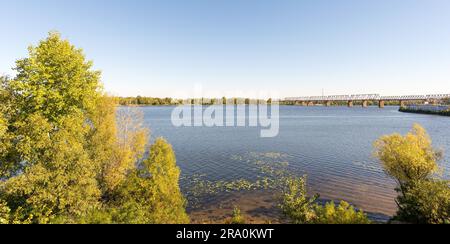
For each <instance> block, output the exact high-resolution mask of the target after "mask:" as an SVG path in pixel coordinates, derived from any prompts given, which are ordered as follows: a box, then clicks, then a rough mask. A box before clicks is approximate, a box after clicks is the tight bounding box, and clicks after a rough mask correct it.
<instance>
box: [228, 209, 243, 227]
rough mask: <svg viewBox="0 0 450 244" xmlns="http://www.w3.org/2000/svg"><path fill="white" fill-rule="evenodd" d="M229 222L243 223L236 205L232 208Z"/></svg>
mask: <svg viewBox="0 0 450 244" xmlns="http://www.w3.org/2000/svg"><path fill="white" fill-rule="evenodd" d="M230 224H233V225H242V224H245V219H244V216H242V213H241V210H240V209H239V208H238V207H236V206H235V207H234V209H233V215H232V217H231V220H230Z"/></svg>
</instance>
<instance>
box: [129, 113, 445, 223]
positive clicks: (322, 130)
mask: <svg viewBox="0 0 450 244" xmlns="http://www.w3.org/2000/svg"><path fill="white" fill-rule="evenodd" d="M133 109H142V110H143V112H144V115H145V124H146V126H148V127H149V128H150V129H151V131H152V138H153V139H154V138H155V137H159V136H162V137H165V138H166V139H167V140H168V141H169V142H170V143H171V144H172V145H173V147H174V149H175V152H176V156H177V161H178V165H179V166H180V168H181V170H182V174H183V176H184V177H189V176H192V175H198V174H201V175H204V177H206V178H207V179H208V180H212V181H218V180H223V181H233V180H239V179H248V180H252V179H254V178H255V177H256V176H255V170H254V166H255V165H254V164H252V163H249V162H250V161H251V160H249V158H252V157H257V155H262V157H266V158H267V157H268V158H272V159H273V157H271V155H278V156H279V158H278V160H279V161H282V162H283V163H286V164H288V165H289V170H290V172H293V173H295V174H298V175H304V174H306V175H308V187H309V188H310V191H311V193H318V194H320V195H321V197H322V198H323V199H331V200H337V201H339V200H346V201H348V202H350V203H352V204H354V205H356V206H357V207H359V208H362V209H364V210H365V211H370V212H373V213H380V214H385V215H392V214H393V213H394V212H395V210H396V206H395V202H394V198H395V196H396V193H395V191H394V188H395V182H394V181H393V180H392V179H390V178H389V177H387V176H386V175H385V173H384V172H383V170H382V168H381V167H380V164H379V163H378V162H377V160H376V159H374V158H373V157H372V151H373V146H372V145H373V142H374V141H375V140H376V139H377V138H379V137H380V136H382V135H386V134H391V133H394V132H399V133H402V134H404V133H406V132H408V131H409V130H410V129H411V128H412V126H413V124H414V123H419V124H421V125H422V126H424V127H425V128H426V129H427V131H428V133H429V134H430V135H431V137H432V139H433V144H434V146H435V147H437V148H440V149H442V150H444V152H445V157H444V160H443V161H442V162H441V163H440V164H441V166H442V167H443V168H444V177H445V178H449V177H448V176H449V167H450V163H449V162H450V139H449V135H450V126H449V125H450V117H440V116H432V115H420V114H407V113H400V112H398V107H386V108H384V109H379V108H377V107H369V108H360V107H354V108H347V107H297V106H281V107H280V132H279V135H278V136H277V137H274V138H260V137H259V135H260V128H253V127H213V128H207V127H180V128H177V127H174V126H173V125H172V122H171V113H172V110H173V107H142V108H133ZM181 185H183V182H181Z"/></svg>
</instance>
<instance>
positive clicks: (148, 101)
mask: <svg viewBox="0 0 450 244" xmlns="http://www.w3.org/2000/svg"><path fill="white" fill-rule="evenodd" d="M116 99H117V102H118V103H119V104H120V105H122V106H169V105H180V104H202V105H220V104H247V105H248V104H262V103H268V104H272V99H268V100H258V99H250V98H225V97H223V98H221V99H217V98H215V99H212V98H199V99H174V98H155V97H141V96H137V97H117V98H116Z"/></svg>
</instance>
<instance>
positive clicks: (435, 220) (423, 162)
mask: <svg viewBox="0 0 450 244" xmlns="http://www.w3.org/2000/svg"><path fill="white" fill-rule="evenodd" d="M375 155H376V156H377V157H378V158H379V159H380V161H381V163H382V165H383V167H384V169H385V171H386V173H387V174H388V175H390V176H391V177H393V178H394V179H396V180H397V182H398V184H399V188H398V189H397V191H398V193H399V195H398V197H397V205H398V212H397V215H396V216H395V217H394V219H395V220H399V221H404V222H409V223H421V224H424V223H426V224H444V223H450V188H449V183H448V182H447V181H443V180H440V179H436V178H435V173H436V172H437V171H438V168H439V167H438V164H437V162H438V160H440V159H441V157H442V153H441V152H439V151H437V150H435V149H434V148H433V147H432V143H431V139H430V137H429V135H428V134H427V132H426V131H425V129H424V128H422V127H421V126H420V125H417V124H416V125H414V128H413V130H412V131H411V132H410V133H408V134H407V135H406V136H401V135H399V134H394V135H390V136H384V137H382V138H381V139H379V140H378V141H377V142H376V143H375Z"/></svg>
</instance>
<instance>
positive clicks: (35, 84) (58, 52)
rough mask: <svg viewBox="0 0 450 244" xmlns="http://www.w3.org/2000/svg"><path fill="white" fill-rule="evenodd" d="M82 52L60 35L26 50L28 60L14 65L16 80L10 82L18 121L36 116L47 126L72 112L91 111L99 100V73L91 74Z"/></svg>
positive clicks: (90, 65) (53, 35)
mask: <svg viewBox="0 0 450 244" xmlns="http://www.w3.org/2000/svg"><path fill="white" fill-rule="evenodd" d="M92 65H93V64H92V62H90V61H86V59H85V56H84V54H83V51H82V50H81V49H77V48H76V47H74V46H73V45H71V44H70V43H69V41H67V40H63V39H61V36H60V34H58V33H56V32H51V33H50V34H49V36H48V38H47V39H45V40H42V41H41V42H40V43H39V44H38V45H37V46H36V47H34V46H31V47H30V48H29V49H28V57H27V58H24V59H21V60H18V61H17V62H16V68H15V70H16V72H17V76H16V78H15V79H13V80H12V81H11V82H10V90H11V91H13V96H14V97H15V99H16V100H15V101H14V102H15V106H16V107H17V109H18V110H20V112H19V113H18V114H17V115H18V119H23V118H24V117H26V116H27V115H29V114H33V113H35V112H39V113H40V114H42V115H43V116H44V117H45V118H46V119H48V120H49V122H56V123H58V122H59V118H60V117H63V116H65V115H69V114H71V113H72V112H74V111H77V110H81V111H83V112H85V111H92V110H93V109H95V100H96V97H98V96H99V93H98V90H99V89H100V72H99V71H93V70H92Z"/></svg>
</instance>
